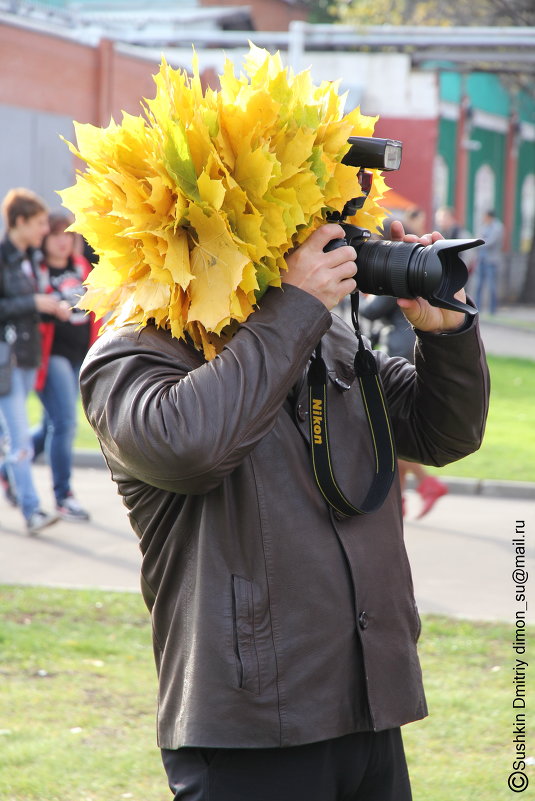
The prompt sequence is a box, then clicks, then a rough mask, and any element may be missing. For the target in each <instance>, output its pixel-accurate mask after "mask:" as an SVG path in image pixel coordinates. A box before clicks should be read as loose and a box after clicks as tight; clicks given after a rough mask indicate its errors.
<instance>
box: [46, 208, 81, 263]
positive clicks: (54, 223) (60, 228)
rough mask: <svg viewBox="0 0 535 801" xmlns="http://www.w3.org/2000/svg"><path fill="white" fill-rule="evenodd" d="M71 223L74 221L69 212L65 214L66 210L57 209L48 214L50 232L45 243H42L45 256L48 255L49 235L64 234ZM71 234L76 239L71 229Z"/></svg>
mask: <svg viewBox="0 0 535 801" xmlns="http://www.w3.org/2000/svg"><path fill="white" fill-rule="evenodd" d="M71 223H72V217H70V216H69V215H68V214H65V212H62V211H56V212H53V213H52V214H49V215H48V234H47V235H46V236H45V238H44V239H43V243H42V245H41V250H42V251H43V253H44V254H45V256H46V255H47V248H46V246H47V242H48V237H49V236H53V235H55V234H62V233H63V232H64V231H65V230H66V229H67V228H68V227H69V225H70V224H71ZM69 234H70V236H72V237H73V239H74V233H72V232H71V231H69Z"/></svg>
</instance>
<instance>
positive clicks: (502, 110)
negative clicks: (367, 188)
mask: <svg viewBox="0 0 535 801" xmlns="http://www.w3.org/2000/svg"><path fill="white" fill-rule="evenodd" d="M532 26H535V8H534V6H533V3H532V2H531V0H515V2H514V3H506V2H504V0H474V2H472V3H471V4H470V8H469V9H468V7H467V6H466V7H465V5H464V4H451V3H445V2H443V0H429V1H428V2H416V1H415V0H374V1H373V2H371V0H354V1H353V2H347V1H346V0H251V2H249V3H247V4H246V5H241V4H239V3H237V2H235V3H233V2H230V0H228V1H227V2H219V3H216V2H212V1H211V0H154V2H153V3H151V4H150V7H149V6H148V4H146V3H141V2H138V0H131V1H130V2H124V1H123V0H108V2H95V1H94V0H77V1H76V2H68V0H49V1H48V2H45V1H43V2H38V1H36V2H26V0H0V196H3V195H4V194H5V192H6V191H7V190H8V189H9V188H11V187H13V186H26V187H28V188H31V189H33V190H34V191H36V192H37V193H38V194H40V195H41V196H43V197H44V198H45V200H46V201H47V202H48V203H49V204H50V206H51V207H52V208H55V207H58V206H59V199H58V198H57V196H56V195H55V191H56V190H57V189H61V188H63V187H65V186H68V185H70V184H71V183H72V182H73V180H74V171H75V167H76V165H75V164H74V159H73V157H72V156H71V154H70V153H69V151H68V149H67V147H66V146H65V144H64V143H63V142H62V141H61V139H60V138H59V134H61V135H63V136H65V137H66V138H67V139H69V140H72V138H73V128H72V121H73V120H77V121H78V122H87V123H92V124H94V125H99V126H105V125H107V124H108V123H109V121H110V118H112V117H113V118H115V119H116V120H120V118H121V112H122V111H123V110H124V111H127V112H129V113H131V114H139V113H140V112H141V108H140V100H141V98H143V97H152V96H153V95H154V85H153V81H152V75H153V74H154V73H155V72H156V71H157V68H158V65H159V63H160V61H161V58H162V56H165V58H166V59H167V60H168V62H169V63H170V64H172V65H173V66H175V67H183V68H186V69H188V67H189V65H190V64H191V57H192V45H194V46H195V49H196V51H197V54H198V57H199V63H200V68H201V71H202V79H203V82H204V84H205V85H207V86H208V85H210V86H212V87H214V88H217V74H218V73H219V72H220V71H221V68H222V66H223V62H224V58H225V56H227V57H229V58H231V59H232V60H233V61H235V63H236V65H237V67H238V66H239V63H240V61H241V57H242V55H243V54H244V53H245V52H246V50H247V49H248V40H252V41H254V43H255V44H256V45H258V46H260V47H265V48H267V49H268V50H270V51H271V52H274V51H276V50H279V51H280V52H281V55H282V58H283V60H284V62H285V63H287V64H289V65H290V66H291V67H293V68H294V70H296V71H298V70H301V69H305V68H310V69H311V71H312V76H313V79H314V80H315V81H320V80H337V79H341V80H342V89H343V90H345V91H347V92H348V99H347V106H346V108H347V110H349V108H351V107H354V106H356V105H359V106H360V107H361V110H362V111H363V113H365V114H369V115H379V121H378V123H377V126H376V131H375V133H376V135H378V136H382V137H388V138H393V139H401V140H402V141H403V145H404V151H403V162H402V166H401V169H400V170H399V172H397V173H390V174H389V176H388V182H389V185H390V186H391V187H392V192H391V193H390V194H389V195H387V196H386V199H385V201H384V202H385V206H386V207H388V209H389V210H390V211H391V212H392V213H393V215H394V216H395V217H400V216H403V215H405V214H406V213H407V212H408V211H410V210H412V209H414V208H418V209H421V210H422V211H423V213H424V217H425V221H426V225H427V230H430V229H431V228H432V227H434V225H435V219H436V211H437V210H438V209H439V208H441V207H444V206H447V207H450V208H451V209H452V210H453V213H454V216H455V218H456V222H457V223H458V225H459V226H460V228H461V229H462V230H463V231H466V232H469V233H470V234H473V235H477V234H478V233H480V232H481V229H482V225H483V218H484V214H485V212H486V211H487V210H489V209H492V210H494V211H495V213H496V216H497V218H498V219H499V220H500V221H501V222H502V223H503V226H504V231H503V256H502V259H501V264H500V269H499V276H498V295H499V302H500V304H515V303H524V304H525V303H528V304H534V303H535V251H534V250H533V229H534V226H535V90H534V88H533V87H534V85H535V82H534V80H533V77H534V72H535V27H532Z"/></svg>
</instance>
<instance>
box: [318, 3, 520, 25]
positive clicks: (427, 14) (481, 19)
mask: <svg viewBox="0 0 535 801" xmlns="http://www.w3.org/2000/svg"><path fill="white" fill-rule="evenodd" d="M334 6H335V8H336V12H335V13H336V17H337V19H339V20H340V21H342V22H345V23H348V24H350V23H353V22H354V23H358V24H360V25H439V26H441V25H461V26H462V25H468V26H470V25H491V26H492V25H496V26H499V25H534V24H535V10H534V6H533V3H532V2H531V0H515V2H514V3H511V2H508V0H472V2H471V3H451V2H449V0H448V1H446V0H349V2H347V1H346V0H336V2H335V3H334ZM333 13H334V12H333Z"/></svg>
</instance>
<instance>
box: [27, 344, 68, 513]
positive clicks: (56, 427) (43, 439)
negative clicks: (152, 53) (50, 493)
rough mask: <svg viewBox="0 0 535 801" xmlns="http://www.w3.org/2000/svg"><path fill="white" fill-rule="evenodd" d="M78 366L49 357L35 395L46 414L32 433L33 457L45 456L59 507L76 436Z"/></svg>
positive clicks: (61, 358)
mask: <svg viewBox="0 0 535 801" xmlns="http://www.w3.org/2000/svg"><path fill="white" fill-rule="evenodd" d="M79 373H80V365H73V364H72V363H71V362H70V361H69V360H68V359H66V358H65V357H64V356H54V355H52V356H51V357H50V361H49V364H48V372H47V377H46V383H45V385H44V387H43V389H42V390H41V391H40V392H38V393H37V394H38V395H39V398H40V399H41V403H42V404H43V407H44V410H45V413H44V416H43V420H42V422H41V424H40V425H39V426H37V427H36V428H35V429H34V430H33V432H32V436H33V449H34V452H35V455H36V456H39V454H41V453H43V451H44V452H45V453H46V456H47V459H48V462H49V464H50V468H51V470H52V481H53V483H54V495H55V496H56V501H57V503H61V502H62V501H63V500H65V498H66V497H67V496H68V495H69V493H70V491H71V472H72V449H73V442H74V436H75V433H76V412H77V401H78V381H79Z"/></svg>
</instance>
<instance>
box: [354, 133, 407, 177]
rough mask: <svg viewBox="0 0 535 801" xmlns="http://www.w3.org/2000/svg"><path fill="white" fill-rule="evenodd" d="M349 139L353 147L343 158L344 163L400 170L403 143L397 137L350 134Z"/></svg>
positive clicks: (370, 167)
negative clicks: (383, 137)
mask: <svg viewBox="0 0 535 801" xmlns="http://www.w3.org/2000/svg"><path fill="white" fill-rule="evenodd" d="M347 141H348V143H349V144H350V145H351V147H350V148H349V150H348V152H347V153H346V155H345V156H344V158H343V159H342V164H347V165H348V166H349V167H364V168H366V167H367V168H369V169H378V170H399V166H400V164H401V150H402V147H403V145H402V143H401V142H400V141H398V140H397V139H378V138H376V137H375V136H350V137H349V139H348V140H347Z"/></svg>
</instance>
